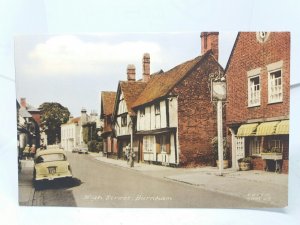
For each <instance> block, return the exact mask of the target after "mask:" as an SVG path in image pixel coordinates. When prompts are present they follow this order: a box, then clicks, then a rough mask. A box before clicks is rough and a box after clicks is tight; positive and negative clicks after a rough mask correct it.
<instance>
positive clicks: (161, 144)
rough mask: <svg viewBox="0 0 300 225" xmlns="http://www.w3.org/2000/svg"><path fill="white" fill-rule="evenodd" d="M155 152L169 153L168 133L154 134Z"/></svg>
mask: <svg viewBox="0 0 300 225" xmlns="http://www.w3.org/2000/svg"><path fill="white" fill-rule="evenodd" d="M156 152H157V153H167V154H170V135H169V134H159V135H156Z"/></svg>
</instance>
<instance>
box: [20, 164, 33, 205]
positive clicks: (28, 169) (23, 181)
mask: <svg viewBox="0 0 300 225" xmlns="http://www.w3.org/2000/svg"><path fill="white" fill-rule="evenodd" d="M21 168H22V169H21V171H20V172H19V176H18V180H19V205H20V206H29V205H32V201H33V195H34V188H33V186H32V174H33V160H32V159H29V160H21Z"/></svg>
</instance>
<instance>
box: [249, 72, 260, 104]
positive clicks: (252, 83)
mask: <svg viewBox="0 0 300 225" xmlns="http://www.w3.org/2000/svg"><path fill="white" fill-rule="evenodd" d="M259 105H260V79H259V75H257V76H253V77H249V78H248V106H249V107H252V106H259Z"/></svg>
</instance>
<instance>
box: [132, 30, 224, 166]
mask: <svg viewBox="0 0 300 225" xmlns="http://www.w3.org/2000/svg"><path fill="white" fill-rule="evenodd" d="M201 42H202V43H201V46H202V52H201V53H202V55H201V56H198V57H196V58H195V59H192V60H190V61H187V62H184V63H182V64H180V65H178V66H176V67H174V68H173V69H171V70H169V71H167V72H164V73H161V74H158V75H155V76H152V77H151V78H150V79H149V81H148V82H147V85H146V86H145V88H144V89H143V91H142V92H141V93H140V95H139V96H138V98H137V100H136V101H135V102H134V104H133V109H134V111H135V112H136V116H137V119H136V120H137V122H136V130H137V131H136V135H135V136H137V139H136V140H137V141H138V151H139V157H140V159H141V161H147V162H151V163H157V164H164V165H172V166H188V165H211V163H212V147H211V140H212V139H213V137H215V136H216V135H217V124H216V123H217V122H216V110H215V107H214V106H213V104H212V102H211V97H210V96H211V95H210V85H211V82H210V75H211V74H217V73H218V72H219V71H221V72H223V68H222V67H221V66H220V65H219V63H218V33H217V32H204V33H202V34H201Z"/></svg>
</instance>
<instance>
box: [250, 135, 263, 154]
mask: <svg viewBox="0 0 300 225" xmlns="http://www.w3.org/2000/svg"><path fill="white" fill-rule="evenodd" d="M260 143H261V142H260V139H259V137H254V138H252V139H250V143H249V148H250V154H251V155H259V154H260V152H261V150H260Z"/></svg>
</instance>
